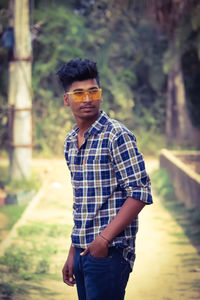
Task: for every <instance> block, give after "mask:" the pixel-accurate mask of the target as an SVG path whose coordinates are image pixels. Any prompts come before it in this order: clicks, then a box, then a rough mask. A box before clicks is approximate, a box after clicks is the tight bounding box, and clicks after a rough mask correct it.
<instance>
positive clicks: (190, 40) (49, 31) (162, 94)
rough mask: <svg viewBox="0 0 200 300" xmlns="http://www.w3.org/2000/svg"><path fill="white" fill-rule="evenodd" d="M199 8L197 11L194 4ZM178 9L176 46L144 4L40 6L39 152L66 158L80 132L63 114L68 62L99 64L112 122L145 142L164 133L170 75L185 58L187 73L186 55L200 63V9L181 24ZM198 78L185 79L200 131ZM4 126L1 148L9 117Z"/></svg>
mask: <svg viewBox="0 0 200 300" xmlns="http://www.w3.org/2000/svg"><path fill="white" fill-rule="evenodd" d="M154 2H155V1H154ZM154 2H152V5H153V3H154ZM193 2H194V3H193ZM163 3H164V2H163ZM192 3H193V4H195V1H192ZM2 5H5V3H3V4H2ZM161 6H162V5H161ZM159 7H160V6H159ZM174 7H175V12H176V13H174V12H172V13H174V19H175V21H176V24H175V25H176V26H174V28H173V26H172V24H169V27H170V28H172V29H173V37H174V41H175V42H174V43H172V42H171V39H169V40H168V39H167V37H166V36H165V35H164V34H163V33H161V32H160V31H159V30H158V29H155V27H154V26H153V24H152V23H150V22H149V21H148V14H145V9H146V7H145V5H144V2H141V4H140V3H139V2H138V3H136V1H134V3H132V2H131V1H125V2H124V1H117V2H116V1H114V0H111V1H106V0H100V1H85V0H75V1H73V0H71V1H67V3H66V1H63V0H59V1H55V0H51V1H47V0H43V1H35V10H34V16H33V17H34V23H39V24H41V29H40V34H39V36H38V37H37V39H36V40H34V42H33V57H34V62H33V114H34V133H33V135H34V146H35V150H36V151H38V152H42V153H43V155H45V156H48V155H50V154H52V153H53V154H54V155H55V154H61V153H62V152H63V140H64V138H65V135H66V133H67V132H68V131H69V130H71V128H72V127H73V124H74V119H73V116H72V114H71V112H70V110H69V109H68V108H66V107H64V106H63V100H62V89H61V87H60V86H59V85H58V83H57V77H56V71H57V70H58V68H59V66H60V65H61V64H62V63H63V62H66V61H69V60H70V59H73V58H76V57H81V58H85V57H88V58H90V59H93V60H95V61H97V63H98V66H99V71H100V77H101V86H102V87H103V98H104V101H103V104H102V108H103V109H104V110H105V111H106V112H107V113H108V114H109V115H110V116H111V117H112V118H116V119H118V120H120V121H122V122H123V123H125V125H127V126H128V127H129V128H130V129H134V130H140V131H141V129H144V130H145V134H147V132H148V131H149V132H150V134H151V133H152V132H154V134H156V135H160V134H161V135H162V134H163V133H164V132H165V119H166V89H167V84H166V83H167V76H166V74H167V73H168V72H169V70H170V68H172V67H173V65H174V62H175V60H176V59H177V57H179V56H184V55H185V58H186V65H188V63H189V61H188V62H187V58H188V57H189V56H188V55H187V53H188V51H190V48H191V47H193V48H194V49H195V51H196V53H197V54H198V61H199V57H200V54H199V53H200V42H199V41H200V33H199V32H200V30H199V28H200V27H199V26H200V25H199V19H200V18H199V16H200V8H199V6H198V5H196V7H195V9H194V10H192V11H189V12H188V14H184V15H183V16H181V18H179V17H178V16H179V13H180V12H179V11H177V9H178V7H179V6H177V7H176V6H174ZM142 10H143V13H142ZM168 17H169V16H168ZM7 19H8V18H7ZM7 19H6V17H5V16H4V22H3V24H4V25H3V26H4V28H6V26H7V25H6V24H8V22H7V21H8V20H7ZM179 19H180V21H179ZM6 20H7V21H6ZM163 20H165V18H164V19H163ZM170 20H171V18H170V17H169V21H170ZM162 25H163V24H162ZM165 25H167V24H165ZM6 55H7V54H6V52H5V49H3V48H2V47H1V46H0V60H2V62H3V61H6ZM6 72H7V65H3V77H2V80H1V82H0V101H1V102H2V104H3V105H5V104H6V94H7V93H6V90H7V74H6ZM184 74H186V73H184ZM191 74H192V68H191V70H190V74H188V75H187V74H186V75H185V78H184V79H185V84H186V92H187V95H188V107H189V109H190V112H191V118H192V120H194V122H193V123H194V124H195V126H198V124H199V119H200V118H199V114H198V113H197V111H199V110H197V109H196V106H197V99H198V96H197V95H199V91H198V89H197V86H196V85H195V88H194V87H192V88H191V81H192V80H193V77H192V76H190V75H191ZM196 77H198V72H197V73H196ZM189 78H190V80H189ZM191 78H192V79H191ZM195 95H196V96H195ZM3 122H4V125H3V127H2V128H1V131H0V144H3V143H5V141H6V139H7V127H6V126H7V117H6V115H5V113H3V110H2V113H1V111H0V123H1V124H3ZM150 134H149V141H150V140H151V139H150Z"/></svg>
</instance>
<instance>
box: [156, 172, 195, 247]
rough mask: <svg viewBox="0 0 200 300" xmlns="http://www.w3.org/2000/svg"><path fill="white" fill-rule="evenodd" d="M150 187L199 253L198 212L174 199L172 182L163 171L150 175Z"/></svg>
mask: <svg viewBox="0 0 200 300" xmlns="http://www.w3.org/2000/svg"><path fill="white" fill-rule="evenodd" d="M151 180H152V186H153V187H154V189H155V190H156V191H157V193H158V194H159V195H160V196H161V199H162V200H161V201H162V204H163V206H164V207H165V208H166V209H167V210H168V211H170V213H171V214H172V215H173V218H174V219H175V220H176V221H177V222H178V223H179V224H180V225H181V226H182V228H183V229H184V233H185V234H186V235H187V237H188V238H189V239H190V241H191V243H192V244H193V245H194V246H195V247H197V249H198V251H199V253H200V211H199V209H197V208H196V207H191V208H189V209H188V208H186V207H185V205H184V204H183V203H181V202H179V201H178V200H177V199H176V196H175V194H174V188H173V185H172V182H171V180H170V178H169V176H168V174H167V172H166V170H164V169H159V170H156V171H154V172H153V174H152V175H151Z"/></svg>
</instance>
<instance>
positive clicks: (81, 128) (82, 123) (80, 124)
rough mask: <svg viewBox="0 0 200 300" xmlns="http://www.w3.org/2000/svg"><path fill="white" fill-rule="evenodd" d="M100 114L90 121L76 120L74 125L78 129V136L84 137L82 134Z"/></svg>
mask: <svg viewBox="0 0 200 300" xmlns="http://www.w3.org/2000/svg"><path fill="white" fill-rule="evenodd" d="M99 116H100V112H99V114H98V115H97V116H95V117H94V118H91V119H78V118H76V123H77V126H78V128H79V135H80V136H84V133H85V132H86V131H87V130H88V129H89V128H90V127H91V126H92V124H93V123H94V122H95V121H96V120H97V119H98V118H99Z"/></svg>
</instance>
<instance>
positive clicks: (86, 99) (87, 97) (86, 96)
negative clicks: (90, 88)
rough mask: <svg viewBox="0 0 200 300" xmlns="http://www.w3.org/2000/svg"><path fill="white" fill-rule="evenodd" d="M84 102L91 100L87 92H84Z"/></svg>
mask: <svg viewBox="0 0 200 300" xmlns="http://www.w3.org/2000/svg"><path fill="white" fill-rule="evenodd" d="M84 102H91V98H90V94H89V93H85V100H84Z"/></svg>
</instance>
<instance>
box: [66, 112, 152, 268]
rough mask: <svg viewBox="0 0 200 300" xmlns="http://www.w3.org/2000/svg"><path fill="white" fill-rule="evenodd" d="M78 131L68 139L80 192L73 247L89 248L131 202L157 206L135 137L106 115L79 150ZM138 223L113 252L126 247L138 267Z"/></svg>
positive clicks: (70, 164) (76, 190) (122, 236)
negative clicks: (127, 201) (125, 205)
mask: <svg viewBox="0 0 200 300" xmlns="http://www.w3.org/2000/svg"><path fill="white" fill-rule="evenodd" d="M78 131H79V129H78V127H77V126H76V127H75V128H74V130H73V131H72V132H71V133H69V134H68V135H67V138H66V142H65V158H66V161H67V165H68V167H69V170H70V172H71V182H72V186H73V192H74V204H73V216H74V228H73V230H72V235H71V237H72V244H73V245H74V246H75V247H80V248H86V247H87V246H88V244H89V243H91V242H92V241H93V240H94V239H95V237H96V236H97V235H99V234H100V232H101V231H102V230H103V229H104V228H105V227H106V226H107V225H108V224H109V223H110V221H111V220H112V219H113V218H114V217H115V216H116V214H117V213H118V211H119V209H120V208H121V206H122V205H123V203H124V202H125V201H126V199H127V197H132V198H135V199H138V200H141V201H143V202H145V203H146V204H151V203H152V196H151V188H150V180H149V177H148V175H147V173H146V170H145V164H144V160H143V156H142V154H140V153H139V152H138V150H137V147H136V139H135V137H134V135H133V134H132V133H131V132H130V131H129V130H128V129H127V128H126V127H125V126H124V125H123V124H121V123H120V122H118V121H116V120H112V119H110V118H109V117H108V116H107V115H106V114H105V113H104V112H101V114H100V117H99V118H98V119H97V120H96V121H95V122H94V123H93V124H92V126H91V127H90V128H89V129H88V130H87V131H86V132H85V134H84V138H85V142H84V144H83V145H82V146H81V147H80V149H78V142H77V134H78ZM137 230H138V218H136V219H134V220H133V222H132V223H131V224H130V225H129V226H127V227H126V228H125V229H124V230H123V231H122V232H121V233H120V234H119V235H118V236H117V237H115V239H114V240H113V242H112V244H110V245H109V246H120V247H123V249H124V250H123V255H124V258H125V259H126V260H128V261H129V263H130V265H131V267H132V266H133V262H134V256H135V236H136V233H137Z"/></svg>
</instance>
